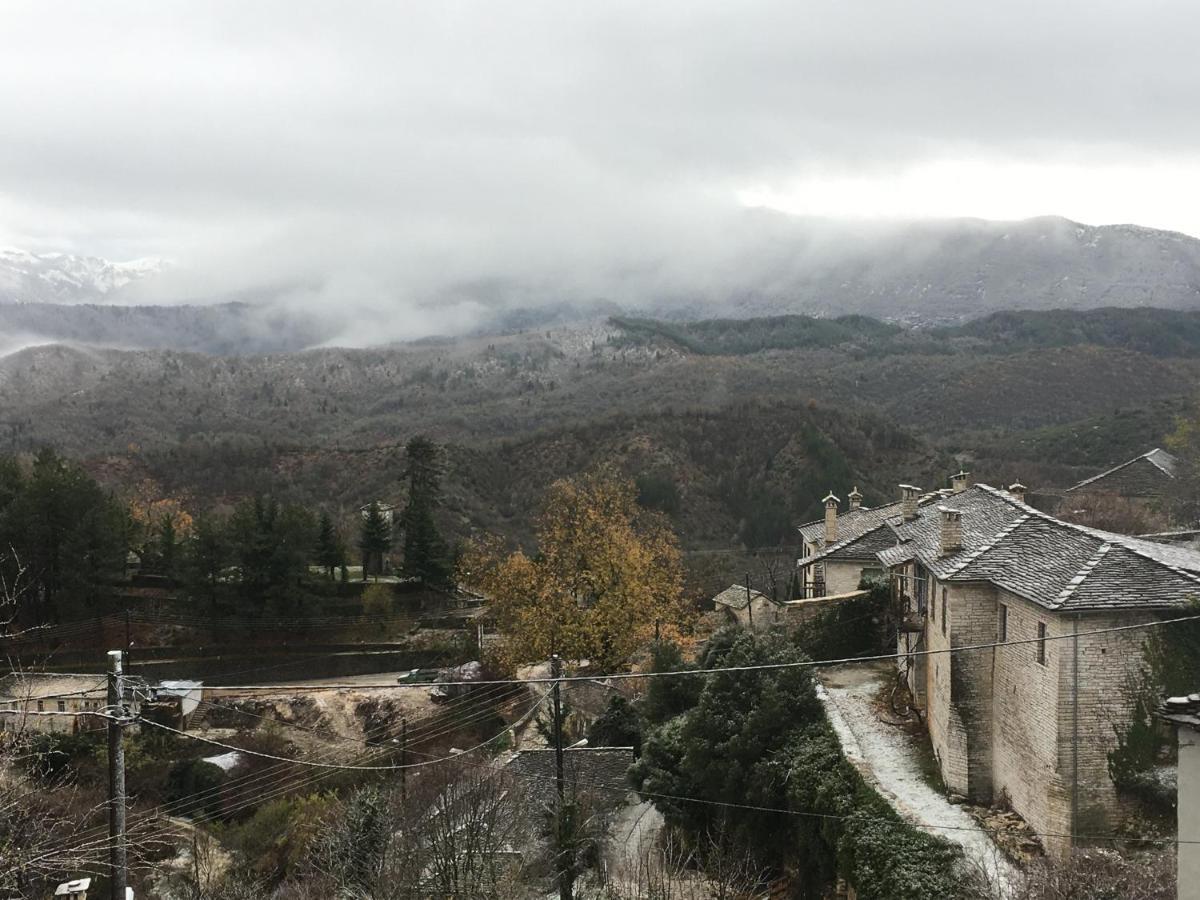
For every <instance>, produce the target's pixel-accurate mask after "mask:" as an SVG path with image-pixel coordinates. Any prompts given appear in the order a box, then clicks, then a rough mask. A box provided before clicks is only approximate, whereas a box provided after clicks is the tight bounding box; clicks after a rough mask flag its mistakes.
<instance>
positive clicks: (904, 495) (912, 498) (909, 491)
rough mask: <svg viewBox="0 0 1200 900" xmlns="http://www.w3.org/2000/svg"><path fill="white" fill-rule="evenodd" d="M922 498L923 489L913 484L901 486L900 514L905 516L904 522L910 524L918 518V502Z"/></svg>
mask: <svg viewBox="0 0 1200 900" xmlns="http://www.w3.org/2000/svg"><path fill="white" fill-rule="evenodd" d="M920 496H921V489H920V488H919V487H916V486H915V485H911V484H902V485H900V512H901V513H902V514H903V516H904V521H906V522H910V521H912V520H913V519H915V518H916V517H917V500H918V499H919V498H920Z"/></svg>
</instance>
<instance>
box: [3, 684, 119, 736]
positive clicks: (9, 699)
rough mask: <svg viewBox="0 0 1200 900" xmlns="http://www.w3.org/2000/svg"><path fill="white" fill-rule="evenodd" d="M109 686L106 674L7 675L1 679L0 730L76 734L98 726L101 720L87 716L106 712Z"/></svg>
mask: <svg viewBox="0 0 1200 900" xmlns="http://www.w3.org/2000/svg"><path fill="white" fill-rule="evenodd" d="M106 685H107V682H106V679H105V676H104V675H53V674H42V673H37V672H13V673H11V674H9V675H5V676H4V677H3V678H0V731H41V732H55V733H67V734H74V733H76V732H79V731H82V730H85V729H88V728H92V727H96V724H97V723H100V722H101V720H100V719H98V718H97V719H90V717H88V716H87V715H86V714H87V713H89V712H96V713H98V712H100V711H102V710H103V709H104V707H105V705H106V704H107V686H106ZM89 721H90V722H91V724H89Z"/></svg>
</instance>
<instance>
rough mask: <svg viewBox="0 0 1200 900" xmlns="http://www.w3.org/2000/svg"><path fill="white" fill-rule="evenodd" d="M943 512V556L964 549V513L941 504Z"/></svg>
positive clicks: (941, 511) (939, 510) (940, 508)
mask: <svg viewBox="0 0 1200 900" xmlns="http://www.w3.org/2000/svg"><path fill="white" fill-rule="evenodd" d="M938 512H940V513H941V514H942V556H949V555H950V554H951V553H957V552H958V551H959V550H961V549H962V513H961V512H959V511H958V510H957V509H951V508H950V507H948V506H939V507H938Z"/></svg>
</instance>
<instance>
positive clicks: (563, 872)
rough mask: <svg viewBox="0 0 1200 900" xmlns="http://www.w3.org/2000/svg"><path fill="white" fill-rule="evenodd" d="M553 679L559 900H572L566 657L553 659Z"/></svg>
mask: <svg viewBox="0 0 1200 900" xmlns="http://www.w3.org/2000/svg"><path fill="white" fill-rule="evenodd" d="M550 677H551V678H553V679H554V686H553V687H552V688H551V691H552V693H553V698H554V787H555V790H556V791H557V792H558V822H557V828H556V829H555V830H556V833H557V835H558V841H557V844H558V847H557V850H558V853H557V856H558V859H557V860H556V865H557V866H558V900H572V897H573V894H574V890H575V877H574V874H573V871H572V870H573V869H574V866H573V865H572V863H571V859H570V857H571V850H570V847H568V846H567V837H568V834H567V832H568V818H567V816H568V813H567V803H566V796H567V789H566V776H565V774H564V772H563V741H562V691H561V687H560V686H561V684H562V658H561V657H560V656H559V655H558V654H557V653H555V654H554V655H553V656H551V657H550Z"/></svg>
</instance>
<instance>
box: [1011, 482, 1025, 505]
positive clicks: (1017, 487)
mask: <svg viewBox="0 0 1200 900" xmlns="http://www.w3.org/2000/svg"><path fill="white" fill-rule="evenodd" d="M1026 490H1028V488H1026V487H1025V485H1023V484H1021V482H1019V481H1014V482H1013V483H1012V484H1010V485H1009V486H1008V492H1009V493H1010V494H1012V495H1013V496H1014V497H1016V498H1017V499H1018V500H1020V501H1021V502H1022V503H1024V502H1025V491H1026Z"/></svg>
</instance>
